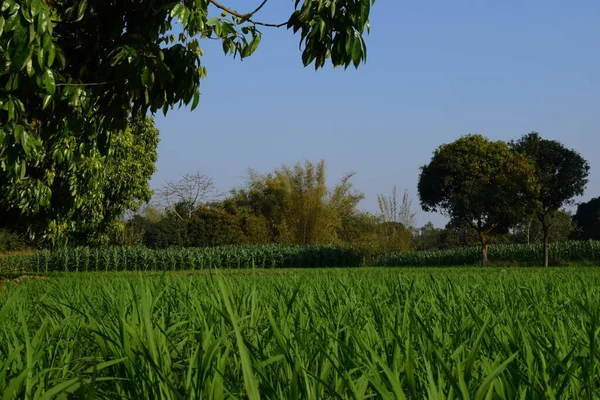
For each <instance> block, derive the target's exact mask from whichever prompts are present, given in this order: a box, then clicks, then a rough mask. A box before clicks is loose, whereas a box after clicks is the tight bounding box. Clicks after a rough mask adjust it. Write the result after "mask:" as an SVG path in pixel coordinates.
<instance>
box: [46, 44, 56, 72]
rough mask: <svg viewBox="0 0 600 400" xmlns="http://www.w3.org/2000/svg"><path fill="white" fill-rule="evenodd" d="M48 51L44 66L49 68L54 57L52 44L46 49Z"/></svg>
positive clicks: (54, 52) (54, 47)
mask: <svg viewBox="0 0 600 400" xmlns="http://www.w3.org/2000/svg"><path fill="white" fill-rule="evenodd" d="M46 50H47V51H48V58H46V65H47V66H48V67H51V66H52V64H53V63H54V57H55V56H56V46H54V43H50V46H48V48H47V49H46Z"/></svg>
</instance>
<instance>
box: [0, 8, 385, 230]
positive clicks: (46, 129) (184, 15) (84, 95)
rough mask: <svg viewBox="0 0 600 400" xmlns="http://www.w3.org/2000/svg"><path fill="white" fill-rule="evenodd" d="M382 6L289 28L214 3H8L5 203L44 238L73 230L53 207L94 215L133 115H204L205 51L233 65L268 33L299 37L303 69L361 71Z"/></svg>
mask: <svg viewBox="0 0 600 400" xmlns="http://www.w3.org/2000/svg"><path fill="white" fill-rule="evenodd" d="M373 1H374V0H358V1H356V0H328V1H327V2H323V1H322V0H307V1H303V2H300V1H294V2H293V4H294V10H295V11H294V12H293V13H292V14H291V16H290V18H289V19H288V21H287V22H286V23H283V24H265V23H263V22H261V21H256V20H255V19H253V16H254V13H256V12H257V11H258V10H259V9H261V8H262V6H264V5H265V2H263V3H262V4H261V5H260V7H258V8H257V9H256V10H255V11H254V12H251V13H239V12H236V11H235V10H232V9H231V8H229V7H226V6H224V5H221V4H220V3H218V2H217V1H215V0H198V1H173V2H166V1H163V0H147V1H143V2H140V1H124V0H108V1H107V0H52V1H42V0H5V1H3V2H2V4H1V8H0V66H1V67H0V88H1V89H0V158H1V159H2V162H1V164H0V169H1V171H2V184H1V185H0V186H2V187H3V192H4V193H3V197H4V198H6V199H8V202H9V206H10V208H14V209H16V210H17V211H20V212H27V213H30V214H32V215H38V214H39V212H42V213H44V214H47V216H45V217H44V218H43V222H42V223H41V225H42V227H39V228H40V230H43V231H44V232H45V233H46V234H47V235H54V237H57V238H58V237H61V235H63V234H66V233H67V232H71V231H73V228H72V227H70V226H68V225H69V222H68V221H74V220H75V219H74V218H63V216H62V215H60V216H58V217H57V218H56V219H57V221H54V223H50V222H49V221H48V220H49V219H54V214H51V213H50V211H49V210H54V207H56V204H54V203H53V201H54V200H53V199H56V198H64V197H67V198H68V199H69V200H70V201H69V202H67V203H66V204H67V205H68V206H69V207H70V209H69V210H68V211H65V212H67V213H70V212H72V213H75V214H77V213H82V212H83V213H87V212H88V211H89V210H83V209H81V207H83V206H82V205H84V204H87V203H88V202H89V201H90V199H87V198H86V196H87V194H88V193H90V191H91V192H93V191H94V190H93V189H95V187H96V185H97V182H96V181H97V180H98V179H100V180H101V178H98V175H99V174H100V171H101V170H102V161H101V160H102V158H103V157H105V156H108V155H110V152H111V150H113V151H118V144H117V143H115V142H114V141H112V140H111V136H112V135H113V134H114V133H115V132H119V131H122V130H124V129H126V127H127V124H128V121H129V119H130V117H131V116H132V115H146V114H147V113H148V112H150V113H152V114H154V113H156V112H158V111H160V110H162V111H163V112H164V113H165V114H166V113H167V112H168V110H169V109H171V108H173V107H175V106H177V105H179V106H182V105H190V107H191V108H192V109H194V108H195V107H196V106H197V105H198V102H199V99H200V80H201V78H203V77H204V76H205V75H206V69H205V68H204V66H203V65H202V63H201V59H202V54H203V51H202V49H201V47H200V44H201V42H202V40H204V39H213V40H218V41H220V42H222V44H223V50H224V52H225V53H226V54H230V55H233V56H234V57H236V56H239V57H240V58H245V57H248V56H250V55H251V54H252V53H254V51H255V50H256V49H257V47H258V45H259V42H260V39H261V32H260V31H259V29H258V28H259V27H261V26H287V28H288V29H292V30H293V31H294V32H298V33H299V35H300V39H301V48H302V61H303V63H304V65H309V64H311V63H312V64H314V66H315V68H320V67H323V66H324V65H325V60H326V59H327V58H329V60H330V61H331V63H332V64H333V65H334V66H338V65H344V66H346V67H347V66H349V65H350V64H353V65H355V66H358V65H359V64H360V63H361V62H364V61H365V60H366V46H365V42H364V39H363V34H364V33H365V32H366V31H368V29H369V22H368V18H369V12H370V6H371V3H372V2H373ZM61 174H67V176H66V177H62V176H61ZM69 179H70V180H69ZM63 181H64V182H68V184H65V185H60V187H56V184H57V182H63ZM63 191H66V193H64V192H63ZM89 212H92V214H95V211H89ZM46 223H48V229H47V230H44V229H42V228H43V226H45V225H44V224H46ZM90 231H91V230H90Z"/></svg>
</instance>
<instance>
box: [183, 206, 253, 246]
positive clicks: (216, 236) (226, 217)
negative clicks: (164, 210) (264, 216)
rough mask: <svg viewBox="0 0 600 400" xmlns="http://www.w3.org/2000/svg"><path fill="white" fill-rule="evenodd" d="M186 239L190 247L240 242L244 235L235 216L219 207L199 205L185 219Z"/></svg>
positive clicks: (244, 239) (244, 238)
mask: <svg viewBox="0 0 600 400" xmlns="http://www.w3.org/2000/svg"><path fill="white" fill-rule="evenodd" d="M186 226H187V230H186V240H187V245H188V246H191V247H205V246H209V247H214V246H223V245H228V244H240V243H244V242H245V241H246V236H245V234H244V231H243V230H242V227H241V226H240V224H239V222H238V221H237V219H236V218H235V216H233V215H231V214H229V213H227V212H225V211H223V210H219V209H215V208H209V207H201V208H199V209H197V210H196V211H195V212H194V214H193V215H192V216H191V218H190V219H189V220H188V221H186Z"/></svg>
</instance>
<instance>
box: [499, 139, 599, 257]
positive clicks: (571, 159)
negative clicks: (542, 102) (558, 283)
mask: <svg viewBox="0 0 600 400" xmlns="http://www.w3.org/2000/svg"><path fill="white" fill-rule="evenodd" d="M510 147H511V149H512V150H513V151H515V152H516V153H519V154H521V155H523V156H525V157H527V159H529V160H530V161H531V162H532V163H533V165H534V166H535V174H536V180H537V182H538V184H539V186H540V190H539V191H538V192H536V193H535V195H534V196H533V198H532V200H533V201H535V202H536V203H537V209H536V212H535V215H536V217H537V219H538V220H539V222H540V224H541V228H542V242H543V244H544V266H548V238H549V234H550V229H551V228H552V224H553V222H554V219H553V218H552V217H553V215H555V213H556V212H557V211H558V210H559V209H560V208H561V207H563V206H565V205H567V204H571V203H572V201H573V197H575V196H578V195H582V194H583V191H584V190H585V186H586V185H587V182H588V175H589V170H590V166H589V164H588V162H587V161H586V160H585V159H584V158H583V157H582V156H581V155H580V154H579V153H577V152H576V151H574V150H571V149H568V148H566V147H565V146H563V145H562V143H560V142H558V141H556V140H548V139H543V138H542V137H541V136H540V135H539V134H538V133H536V132H532V133H529V134H527V135H525V136H523V137H521V138H520V139H519V140H517V141H516V142H511V143H510Z"/></svg>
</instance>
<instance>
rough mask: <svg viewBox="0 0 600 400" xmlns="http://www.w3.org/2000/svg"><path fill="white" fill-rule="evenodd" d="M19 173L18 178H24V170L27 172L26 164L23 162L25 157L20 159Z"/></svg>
mask: <svg viewBox="0 0 600 400" xmlns="http://www.w3.org/2000/svg"><path fill="white" fill-rule="evenodd" d="M20 172H21V174H20V179H23V178H25V172H27V164H26V163H25V159H22V160H21V171H20Z"/></svg>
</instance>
